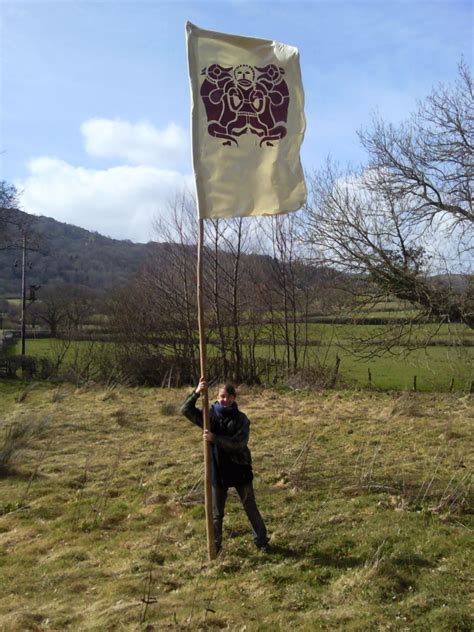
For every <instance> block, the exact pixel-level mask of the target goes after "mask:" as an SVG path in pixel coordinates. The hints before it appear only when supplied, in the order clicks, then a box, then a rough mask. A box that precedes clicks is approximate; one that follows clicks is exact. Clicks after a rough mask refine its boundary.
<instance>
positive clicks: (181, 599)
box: [0, 382, 474, 632]
mask: <svg viewBox="0 0 474 632" xmlns="http://www.w3.org/2000/svg"><path fill="white" fill-rule="evenodd" d="M185 394H186V391H185V390H172V389H171V390H158V389H155V390H153V389H125V388H115V389H106V390H104V389H74V388H73V387H72V386H67V385H65V386H61V387H58V388H53V387H51V386H48V385H45V384H37V385H34V384H33V385H28V386H26V387H25V386H23V385H21V384H18V383H12V382H10V383H3V384H2V383H0V401H1V404H2V406H1V410H2V414H1V419H2V426H1V442H0V454H1V458H2V461H1V464H2V481H1V482H2V484H1V486H0V509H1V512H0V513H1V514H3V515H2V517H1V518H0V564H1V566H2V569H1V571H2V582H1V584H0V586H1V587H0V629H1V630H5V631H8V632H23V631H25V630H35V631H40V630H41V631H47V630H88V631H89V630H92V631H97V632H99V631H100V632H103V631H108V630H110V631H112V630H114V631H115V630H140V629H142V630H216V629H228V630H245V631H246V632H254V631H262V632H263V631H270V630H271V631H273V630H284V631H286V630H289V629H299V630H344V631H355V630H358V631H361V632H362V631H364V632H367V631H372V630H373V631H376V630H377V631H378V630H417V631H418V630H420V631H426V632H432V631H441V632H443V631H445V632H454V631H457V632H464V631H465V632H467V631H468V630H469V631H470V630H472V629H473V625H474V620H473V618H472V598H473V594H474V593H473V581H474V567H473V549H472V546H471V545H472V541H473V531H474V516H473V513H472V510H473V507H472V492H471V491H470V489H471V487H470V486H471V481H472V466H473V461H474V450H473V447H474V446H473V435H472V423H473V421H474V407H473V405H472V397H470V396H459V395H454V394H451V395H449V394H445V395H440V394H437V395H431V394H430V395H427V394H403V395H401V396H395V395H389V394H384V393H354V392H339V393H337V392H327V393H320V394H307V393H305V394H303V393H293V394H287V395H280V394H277V393H275V392H273V391H270V390H257V389H248V388H247V389H244V388H242V389H241V392H240V396H239V402H240V404H241V407H242V409H243V410H245V412H247V413H248V415H249V417H250V419H251V420H252V433H251V449H252V453H253V458H254V467H255V471H256V479H255V487H256V493H257V497H258V500H259V504H260V508H261V511H262V513H263V515H264V516H265V518H266V521H267V524H268V527H269V530H270V532H271V534H272V545H273V551H272V552H269V553H262V552H259V551H257V550H256V549H255V548H254V547H253V544H252V542H251V536H250V533H249V527H248V525H247V523H246V520H245V517H244V515H243V511H242V509H241V507H240V505H239V503H238V501H237V500H236V498H235V496H233V495H231V497H230V498H229V501H228V513H227V518H226V523H225V526H226V530H225V541H224V549H223V554H222V555H221V556H220V557H219V559H218V560H217V561H216V562H214V563H208V562H207V561H206V547H205V532H204V518H203V516H204V512H203V506H202V496H203V487H202V451H201V442H200V440H199V431H198V429H197V428H195V427H193V426H191V424H189V423H188V422H187V421H186V420H185V419H182V418H181V417H180V416H179V414H178V407H177V403H178V402H180V401H181V400H182V399H183V397H184V396H185ZM22 430H23V435H22V432H21V431H22ZM8 436H10V444H8V441H7V442H6V443H5V440H6V438H7V437H8ZM12 437H17V447H18V450H17V451H15V450H14V449H12V443H11V438H12ZM21 441H23V445H21ZM2 445H3V447H1V446H2ZM9 445H10V449H8V446H9ZM145 602H148V603H145Z"/></svg>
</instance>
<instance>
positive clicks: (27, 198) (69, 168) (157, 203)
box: [18, 157, 192, 242]
mask: <svg viewBox="0 0 474 632" xmlns="http://www.w3.org/2000/svg"><path fill="white" fill-rule="evenodd" d="M29 170H30V174H29V176H28V177H27V178H26V180H24V181H23V182H21V183H18V184H19V187H20V188H21V190H23V191H24V193H23V195H22V202H23V205H24V208H25V209H27V210H28V212H30V213H35V214H39V215H45V216H48V217H54V218H55V219H57V220H59V221H62V222H67V223H70V224H75V225H76V226H81V227H82V228H86V229H88V230H95V231H98V232H99V233H101V234H103V235H108V236H110V237H114V238H116V239H131V240H132V241H141V242H146V241H148V240H149V239H152V238H153V234H152V220H153V218H154V217H157V216H160V215H163V214H164V213H166V210H167V207H168V205H169V202H170V201H171V200H172V199H174V197H175V195H176V193H177V191H180V190H182V189H183V187H186V188H188V189H192V178H191V177H190V176H185V175H183V174H181V173H179V172H178V171H173V170H165V169H159V168H157V167H154V166H145V165H139V166H130V165H125V166H117V167H112V168H110V169H101V170H98V169H86V168H84V167H76V166H73V165H71V164H69V163H67V162H65V161H63V160H59V159H57V158H49V157H40V158H36V159H34V160H32V161H31V162H30V163H29Z"/></svg>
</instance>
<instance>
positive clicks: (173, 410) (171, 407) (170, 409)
mask: <svg viewBox="0 0 474 632" xmlns="http://www.w3.org/2000/svg"><path fill="white" fill-rule="evenodd" d="M159 411H160V414H161V415H163V417H176V415H177V414H178V406H177V405H176V404H174V403H172V402H163V403H162V404H161V405H160V409H159Z"/></svg>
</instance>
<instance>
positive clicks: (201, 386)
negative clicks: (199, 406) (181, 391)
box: [195, 377, 207, 395]
mask: <svg viewBox="0 0 474 632" xmlns="http://www.w3.org/2000/svg"><path fill="white" fill-rule="evenodd" d="M203 391H207V382H206V380H205V379H204V378H203V377H202V378H201V379H200V380H199V384H198V385H197V386H196V389H195V393H196V394H197V395H199V394H200V393H201V392H203Z"/></svg>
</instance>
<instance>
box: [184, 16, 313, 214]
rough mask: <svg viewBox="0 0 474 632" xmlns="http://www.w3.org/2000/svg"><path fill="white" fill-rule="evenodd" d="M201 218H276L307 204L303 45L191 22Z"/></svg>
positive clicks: (189, 35) (190, 57)
mask: <svg viewBox="0 0 474 632" xmlns="http://www.w3.org/2000/svg"><path fill="white" fill-rule="evenodd" d="M186 33H187V46H188V65H189V76H190V84H191V99H192V113H191V118H192V151H193V167H194V176H195V182H196V193H197V202H198V213H199V217H200V218H221V217H242V216H248V215H275V214H278V213H288V212H290V211H296V210H298V209H299V208H300V207H301V206H302V205H303V204H304V203H305V201H306V186H305V182H304V176H303V169H302V167H301V162H300V155H299V153H300V147H301V143H302V142H303V137H304V131H305V127H306V122H305V116H304V92H303V85H302V81H301V71H300V65H299V53H298V49H297V48H294V47H293V46H288V45H286V44H280V43H279V42H273V41H270V40H263V39H256V38H252V37H241V36H237V35H229V34H226V33H217V32H214V31H205V30H203V29H200V28H198V27H197V26H195V25H194V24H191V23H190V22H188V23H187V24H186Z"/></svg>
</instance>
